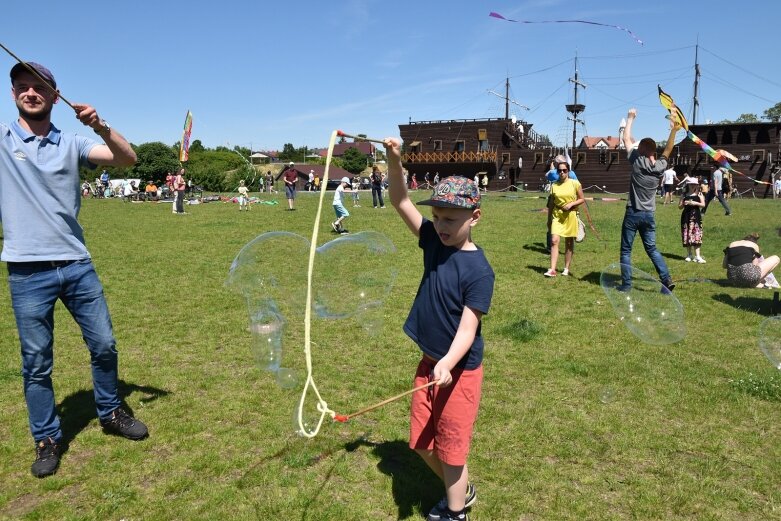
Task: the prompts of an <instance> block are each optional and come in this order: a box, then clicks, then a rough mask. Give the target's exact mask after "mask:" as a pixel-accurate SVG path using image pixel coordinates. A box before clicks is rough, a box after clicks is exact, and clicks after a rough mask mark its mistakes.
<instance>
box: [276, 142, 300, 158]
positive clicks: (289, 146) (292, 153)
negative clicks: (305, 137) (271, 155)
mask: <svg viewBox="0 0 781 521" xmlns="http://www.w3.org/2000/svg"><path fill="white" fill-rule="evenodd" d="M296 155H298V152H297V151H296V148H295V147H294V146H293V143H285V146H283V147H282V152H280V153H279V160H280V161H293V159H294V158H295V157H296Z"/></svg>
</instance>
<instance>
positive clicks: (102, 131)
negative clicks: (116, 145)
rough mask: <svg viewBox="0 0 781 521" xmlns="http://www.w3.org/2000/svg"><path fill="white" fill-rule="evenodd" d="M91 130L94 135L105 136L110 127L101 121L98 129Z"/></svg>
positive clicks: (104, 121)
mask: <svg viewBox="0 0 781 521" xmlns="http://www.w3.org/2000/svg"><path fill="white" fill-rule="evenodd" d="M92 130H94V131H95V134H97V135H99V136H100V135H102V134H105V133H106V132H108V131H109V130H111V127H110V126H109V124H108V121H106V120H104V119H102V120H100V127H98V128H93V129H92Z"/></svg>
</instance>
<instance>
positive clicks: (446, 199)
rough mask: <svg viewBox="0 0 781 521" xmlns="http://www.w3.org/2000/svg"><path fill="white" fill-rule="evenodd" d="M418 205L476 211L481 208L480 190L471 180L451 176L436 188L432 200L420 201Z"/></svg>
mask: <svg viewBox="0 0 781 521" xmlns="http://www.w3.org/2000/svg"><path fill="white" fill-rule="evenodd" d="M418 204H422V205H426V206H438V207H440V208H464V209H466V210H474V209H475V208H480V189H479V188H478V187H477V185H476V184H475V182H474V181H472V180H471V179H467V178H466V177H462V176H449V177H446V178H444V179H442V180H441V181H440V182H439V184H438V185H437V186H436V187H435V188H434V194H433V195H432V196H431V199H427V200H425V201H420V202H419V203H418Z"/></svg>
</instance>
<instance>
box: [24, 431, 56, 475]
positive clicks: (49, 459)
mask: <svg viewBox="0 0 781 521" xmlns="http://www.w3.org/2000/svg"><path fill="white" fill-rule="evenodd" d="M59 464H60V445H59V444H58V443H57V442H56V441H54V440H53V439H51V438H46V439H43V440H41V441H39V442H38V443H36V444H35V461H34V462H33V465H32V467H30V472H32V473H33V476H35V477H36V478H43V477H46V476H51V475H52V474H54V473H55V472H57V467H58V466H59Z"/></svg>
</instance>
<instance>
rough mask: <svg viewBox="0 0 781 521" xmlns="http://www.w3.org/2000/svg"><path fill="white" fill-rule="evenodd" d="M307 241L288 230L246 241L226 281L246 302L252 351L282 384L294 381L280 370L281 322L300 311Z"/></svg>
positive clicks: (304, 279)
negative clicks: (281, 373) (275, 374)
mask: <svg viewBox="0 0 781 521" xmlns="http://www.w3.org/2000/svg"><path fill="white" fill-rule="evenodd" d="M308 255H309V241H307V240H306V239H304V238H303V237H301V236H300V235H296V234H294V233H288V232H269V233H264V234H262V235H259V236H258V237H256V238H255V239H253V240H252V241H250V242H249V243H247V244H246V245H245V246H244V247H243V248H242V249H241V251H240V252H239V254H238V255H236V258H235V259H234V260H233V263H232V264H231V267H230V272H229V274H228V280H227V281H226V283H225V284H226V285H227V286H228V287H230V288H232V289H234V290H236V291H238V292H239V293H241V294H242V295H243V296H244V298H245V300H246V303H247V313H248V315H249V330H250V333H251V335H252V340H251V344H250V345H251V351H252V354H253V356H254V358H255V361H256V363H257V364H258V366H259V367H260V368H262V369H265V370H268V371H272V372H274V373H278V374H277V382H278V383H279V384H280V385H282V386H293V387H294V386H295V385H296V382H295V378H293V377H292V376H294V375H293V374H292V373H291V374H288V373H284V374H283V375H280V374H279V371H280V366H281V363H282V348H283V338H284V334H285V324H286V322H287V321H288V320H290V319H291V318H293V317H296V316H301V315H303V311H304V308H305V302H306V301H305V295H306V269H305V267H306V264H307V259H308V258H309V257H308Z"/></svg>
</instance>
